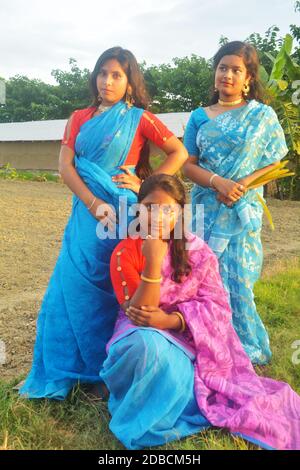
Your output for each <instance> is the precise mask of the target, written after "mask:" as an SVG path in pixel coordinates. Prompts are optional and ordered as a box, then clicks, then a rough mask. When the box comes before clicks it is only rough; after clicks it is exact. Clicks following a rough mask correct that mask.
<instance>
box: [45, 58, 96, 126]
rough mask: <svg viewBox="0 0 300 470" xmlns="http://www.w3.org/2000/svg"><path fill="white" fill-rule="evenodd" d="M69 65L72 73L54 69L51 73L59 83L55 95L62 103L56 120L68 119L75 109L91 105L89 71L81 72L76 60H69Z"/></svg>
mask: <svg viewBox="0 0 300 470" xmlns="http://www.w3.org/2000/svg"><path fill="white" fill-rule="evenodd" d="M69 65H70V71H64V70H60V69H54V70H52V72H51V75H52V76H53V77H54V78H55V80H56V81H57V83H58V86H56V89H55V94H56V96H57V97H58V98H59V100H60V101H61V106H60V109H59V112H58V114H57V117H56V119H63V118H66V117H68V116H69V115H70V114H71V113H72V111H74V109H80V108H84V107H86V106H88V105H89V104H90V103H91V94H90V91H89V77H90V72H89V70H88V69H86V68H85V69H83V70H81V69H80V68H79V67H78V64H77V60H76V59H74V58H70V59H69Z"/></svg>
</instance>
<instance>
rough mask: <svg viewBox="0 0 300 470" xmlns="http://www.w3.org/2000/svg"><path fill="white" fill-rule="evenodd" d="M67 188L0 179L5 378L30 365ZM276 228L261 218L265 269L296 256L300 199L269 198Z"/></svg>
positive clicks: (1, 369) (67, 204) (0, 323)
mask: <svg viewBox="0 0 300 470" xmlns="http://www.w3.org/2000/svg"><path fill="white" fill-rule="evenodd" d="M71 197H72V196H71V192H70V190H69V189H68V188H67V187H66V186H65V185H63V184H61V183H52V182H47V183H38V182H25V181H5V180H0V340H2V341H4V342H5V347H6V355H7V357H6V363H5V364H4V365H1V362H0V377H1V378H4V379H5V380H9V379H11V378H14V377H18V376H19V375H20V374H23V373H26V372H27V371H28V369H29V368H30V365H31V358H32V349H33V344H34V339H35V325H36V317H37V314H38V311H39V307H40V304H41V300H42V297H43V294H44V292H45V289H46V286H47V283H48V281H49V278H50V275H51V272H52V270H53V267H54V264H55V261H56V258H57V256H58V252H59V249H60V245H61V239H62V235H63V230H64V227H65V224H66V221H67V219H68V216H69V214H70V209H71ZM267 202H268V206H269V208H270V210H271V213H272V216H273V221H274V224H275V231H274V232H272V231H271V230H270V228H269V225H268V222H267V221H266V220H265V224H264V228H263V244H264V254H265V261H264V272H266V271H267V270H268V271H270V270H272V266H275V265H276V263H277V261H280V260H283V259H284V260H286V259H289V258H294V257H295V256H299V253H300V202H298V201H279V200H275V199H269V200H268V201H267Z"/></svg>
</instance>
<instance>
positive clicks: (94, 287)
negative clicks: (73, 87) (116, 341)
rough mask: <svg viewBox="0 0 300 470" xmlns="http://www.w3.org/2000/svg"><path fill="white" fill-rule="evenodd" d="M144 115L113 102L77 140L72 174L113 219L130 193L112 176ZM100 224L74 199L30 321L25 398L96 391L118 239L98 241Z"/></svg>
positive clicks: (131, 199)
mask: <svg viewBox="0 0 300 470" xmlns="http://www.w3.org/2000/svg"><path fill="white" fill-rule="evenodd" d="M142 114H143V110H142V109H139V108H135V107H132V108H127V106H126V105H125V104H124V103H123V102H119V103H117V104H116V105H114V106H113V107H112V108H110V109H109V110H108V111H106V112H104V113H103V114H100V115H99V116H95V117H93V118H92V119H90V120H89V121H87V122H85V123H84V124H83V125H82V126H81V128H80V132H79V134H78V136H77V139H76V145H75V150H76V155H75V166H76V169H77V172H78V173H79V175H80V176H81V178H82V179H83V180H84V182H85V183H86V185H87V186H88V187H89V189H90V190H91V191H92V192H93V194H94V195H95V196H97V197H100V198H102V199H103V200H105V201H106V202H107V203H110V204H113V205H114V207H115V209H116V212H117V214H119V197H120V196H125V197H127V203H128V206H129V207H130V205H131V204H132V203H135V202H137V197H136V195H135V193H133V192H132V191H130V190H128V189H125V188H118V187H117V186H116V185H115V183H113V182H112V181H111V176H112V175H115V174H118V173H120V169H119V168H118V166H120V165H122V164H123V163H124V162H125V160H126V157H127V154H128V152H129V149H130V147H131V143H132V141H133V138H134V135H135V132H136V129H137V126H138V124H139V121H140V118H141V116H142ZM98 223H99V224H100V222H98V221H97V220H96V219H95V218H94V217H93V216H92V214H91V213H90V212H89V211H88V209H87V208H86V206H85V205H84V204H83V203H82V201H81V200H80V199H79V198H78V197H76V196H75V195H74V196H73V204H72V212H71V215H70V218H69V220H68V223H67V225H66V228H65V231H64V235H63V240H62V246H61V250H60V253H59V256H58V259H57V262H56V265H55V268H54V271H53V273H52V276H51V278H50V282H49V284H48V287H47V290H46V293H45V296H44V299H43V301H42V305H41V309H40V312H39V316H38V320H37V335H36V342H35V347H34V354H33V363H32V368H31V371H30V373H29V375H28V377H27V379H26V381H25V384H24V385H23V387H22V388H21V389H20V394H21V395H24V396H26V397H27V398H42V397H47V398H54V399H58V400H62V399H64V398H65V397H66V396H67V394H68V392H69V391H70V390H71V388H72V387H73V386H74V385H75V384H76V383H77V382H78V381H80V382H84V383H97V382H98V383H99V382H101V379H100V377H99V370H100V368H101V366H102V363H103V361H104V360H105V357H106V351H105V346H106V343H107V342H108V340H109V339H110V337H111V335H112V332H113V328H114V324H115V320H116V316H117V313H118V303H117V300H116V297H115V295H114V292H113V288H112V285H111V281H110V274H109V262H110V256H111V253H112V250H113V249H114V247H115V246H116V245H117V243H118V242H119V234H120V230H121V229H122V230H123V229H125V230H126V227H120V226H117V231H116V232H117V237H116V238H113V237H112V238H106V239H100V238H99V236H97V234H96V230H97V224H98Z"/></svg>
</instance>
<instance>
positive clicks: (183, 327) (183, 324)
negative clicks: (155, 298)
mask: <svg viewBox="0 0 300 470" xmlns="http://www.w3.org/2000/svg"><path fill="white" fill-rule="evenodd" d="M172 313H174V314H175V315H177V316H178V317H179V318H180V320H181V328H180V330H178V331H179V333H183V332H184V330H185V328H186V324H185V320H184V318H183V315H182V314H181V313H180V312H172Z"/></svg>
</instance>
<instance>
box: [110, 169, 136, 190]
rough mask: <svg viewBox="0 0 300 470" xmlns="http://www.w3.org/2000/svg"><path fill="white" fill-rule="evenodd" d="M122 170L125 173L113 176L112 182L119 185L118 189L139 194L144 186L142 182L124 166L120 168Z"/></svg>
mask: <svg viewBox="0 0 300 470" xmlns="http://www.w3.org/2000/svg"><path fill="white" fill-rule="evenodd" d="M120 168H121V170H124V171H125V173H120V174H118V175H115V176H112V178H111V179H112V181H113V182H114V183H116V184H117V186H118V188H126V189H131V191H133V192H135V193H138V192H139V190H140V187H141V184H142V180H140V178H139V177H138V176H136V175H134V174H133V173H131V171H130V170H128V168H127V167H126V166H125V165H123V166H120Z"/></svg>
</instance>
